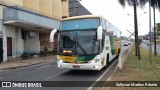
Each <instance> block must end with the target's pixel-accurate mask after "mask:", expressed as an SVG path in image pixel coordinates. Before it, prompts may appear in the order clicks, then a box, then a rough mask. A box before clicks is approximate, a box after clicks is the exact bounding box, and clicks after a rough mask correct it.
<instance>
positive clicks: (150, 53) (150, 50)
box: [149, 0, 152, 64]
mask: <svg viewBox="0 0 160 90" xmlns="http://www.w3.org/2000/svg"><path fill="white" fill-rule="evenodd" d="M149 32H150V33H149V41H150V46H149V62H150V64H152V34H151V0H149Z"/></svg>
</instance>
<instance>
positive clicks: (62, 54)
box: [50, 15, 121, 70]
mask: <svg viewBox="0 0 160 90" xmlns="http://www.w3.org/2000/svg"><path fill="white" fill-rule="evenodd" d="M55 33H58V48H57V64H58V67H59V68H69V69H78V70H79V69H82V70H101V69H102V68H103V67H107V65H109V63H110V62H111V61H112V60H113V59H114V58H115V57H117V56H118V55H119V53H120V51H121V35H120V33H121V31H120V30H119V29H118V28H116V27H115V26H113V25H112V24H111V23H110V22H108V21H107V20H106V19H105V18H103V17H101V16H95V15H84V16H74V17H69V18H65V19H63V20H62V21H61V24H60V29H59V30H57V29H54V30H52V31H51V33H50V42H54V36H55Z"/></svg>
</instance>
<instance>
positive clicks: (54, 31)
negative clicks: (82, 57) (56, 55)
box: [50, 29, 57, 42]
mask: <svg viewBox="0 0 160 90" xmlns="http://www.w3.org/2000/svg"><path fill="white" fill-rule="evenodd" d="M56 32H57V29H54V30H52V31H51V33H50V42H54V35H55V33H56Z"/></svg>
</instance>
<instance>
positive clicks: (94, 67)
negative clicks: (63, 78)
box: [58, 62, 102, 70]
mask: <svg viewBox="0 0 160 90" xmlns="http://www.w3.org/2000/svg"><path fill="white" fill-rule="evenodd" d="M58 67H59V68H68V69H77V70H101V69H102V64H101V63H100V62H97V63H83V64H75V63H62V62H58Z"/></svg>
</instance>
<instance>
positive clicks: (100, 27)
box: [97, 26, 103, 40]
mask: <svg viewBox="0 0 160 90" xmlns="http://www.w3.org/2000/svg"><path fill="white" fill-rule="evenodd" d="M102 31H103V30H102V26H99V27H98V29H97V39H98V40H102Z"/></svg>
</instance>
